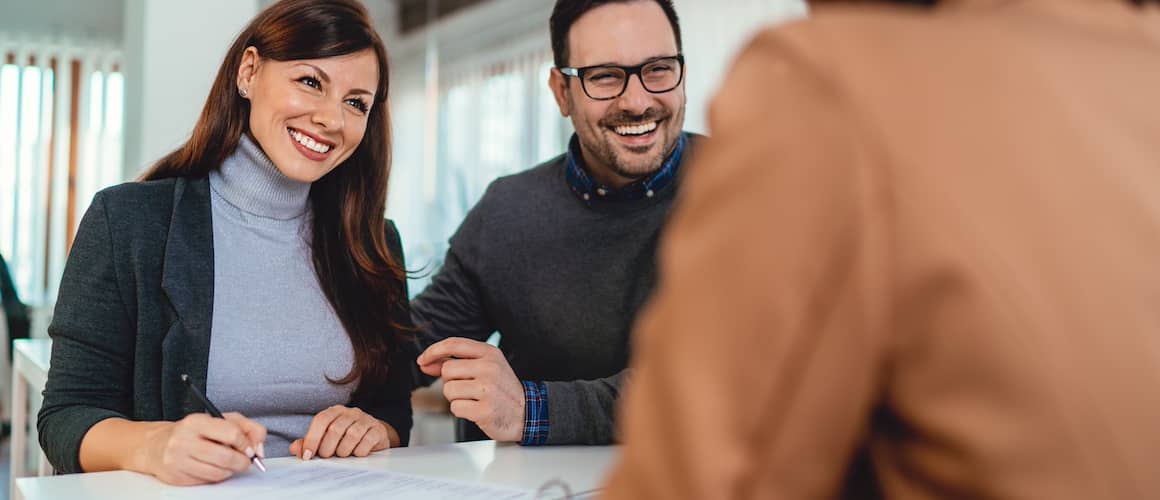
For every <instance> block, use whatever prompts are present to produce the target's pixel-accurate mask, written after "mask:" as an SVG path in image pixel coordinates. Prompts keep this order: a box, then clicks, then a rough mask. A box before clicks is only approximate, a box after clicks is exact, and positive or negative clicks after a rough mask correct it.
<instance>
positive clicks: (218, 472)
mask: <svg viewBox="0 0 1160 500" xmlns="http://www.w3.org/2000/svg"><path fill="white" fill-rule="evenodd" d="M174 475H175V476H177V477H178V478H181V477H183V476H184V477H185V478H188V480H187V481H182V482H180V483H178V484H205V483H220V482H222V481H225V480H226V479H229V478H230V476H233V475H234V472H233V471H232V470H230V469H226V468H222V467H218V466H216V465H212V464H207V463H205V462H201V461H198V460H190V461H189V462H188V463H186V464H184V465H182V467H181V471H180V472H178V473H176V474H174Z"/></svg>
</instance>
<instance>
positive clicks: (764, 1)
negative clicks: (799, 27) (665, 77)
mask: <svg viewBox="0 0 1160 500" xmlns="http://www.w3.org/2000/svg"><path fill="white" fill-rule="evenodd" d="M673 3H674V6H675V7H676V9H677V15H678V16H679V17H680V19H681V35H682V36H681V38H682V39H683V42H684V52H685V60H686V61H687V64H688V72H687V75H688V76H687V80H686V82H685V86H686V87H685V89H686V91H685V95H686V96H688V99H689V101H688V108H687V109H686V110H685V128H686V129H688V130H692V131H696V132H702V133H708V132H711V131H710V130H708V124H707V123H706V121H707V116H706V112H707V110H708V109H707V107H708V105H709V101H710V100H711V99H712V97H713V94H715V93H716V91H717V87H718V86H719V85H720V84H721V79H722V78H723V77H724V76H725V73H726V72H727V71H728V69H729V66H730V64H731V63H732V61H733V58H734V57H735V56H736V55H737V52H738V51H739V50H740V49H741V48H743V46H744V44H745V42H746V41H748V40H749V38H750V37H752V36H753V35H754V34H755V33H756V32H757V31H758V30H760V29H761V28H762V27H764V26H766V25H768V24H771V23H779V22H785V21H787V20H791V19H797V18H801V17H804V16H805V15H806V4H805V0H727V1H726V0H674V2H673Z"/></svg>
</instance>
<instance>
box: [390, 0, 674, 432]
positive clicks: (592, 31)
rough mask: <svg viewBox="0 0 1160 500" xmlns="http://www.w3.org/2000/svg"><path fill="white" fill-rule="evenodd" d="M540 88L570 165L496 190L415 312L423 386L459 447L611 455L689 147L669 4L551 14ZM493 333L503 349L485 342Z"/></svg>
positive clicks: (592, 2) (594, 3) (578, 4)
mask: <svg viewBox="0 0 1160 500" xmlns="http://www.w3.org/2000/svg"><path fill="white" fill-rule="evenodd" d="M550 31H551V37H552V50H553V53H554V56H555V64H556V68H554V69H553V70H552V73H551V77H550V79H549V82H548V84H549V85H550V87H551V88H552V91H553V93H554V94H555V97H556V102H557V103H558V104H559V107H560V112H561V113H562V114H563V115H564V116H566V117H569V118H571V120H572V124H573V126H574V128H575V130H576V133H575V135H573V137H572V140H571V143H570V145H569V148H568V151H567V153H566V154H565V155H563V156H560V157H558V158H556V159H554V160H551V161H549V162H547V163H544V164H542V165H540V166H537V167H535V168H533V169H531V170H528V171H526V172H523V173H520V174H516V175H512V176H508V177H504V178H501V179H498V180H496V181H495V182H493V183H492V185H491V186H490V187H489V188H488V190H487V192H486V194H484V196H483V199H482V200H480V202H479V203H478V204H477V205H476V206H475V207H474V208H473V209H472V210H471V212H470V213H469V214H468V215H467V217H466V219H465V220H464V222H463V224H462V225H461V226H460V227H459V229H458V231H457V232H456V233H455V235H454V236H452V238H451V247H450V249H449V251H448V252H447V258H446V259H445V262H444V265H443V268H442V269H441V270H440V271H439V272H438V273H437V274H436V275H435V277H434V278H433V279H432V284H431V285H430V287H429V288H427V289H426V290H425V291H423V293H422V294H421V295H419V296H418V297H416V299H415V300H414V302H413V308H414V318H415V321H416V325H418V326H419V328H420V329H421V331H422V337H423V341H424V343H425V347H426V346H429V347H426V350H425V351H424V352H423V353H422V354H421V355H420V356H419V359H418V363H419V365H420V369H421V370H422V371H423V373H425V374H427V375H429V376H432V377H442V378H443V381H444V385H443V394H444V396H445V397H446V398H447V399H448V400H449V401H450V403H451V412H452V413H453V414H455V415H456V416H458V417H462V418H464V419H467V420H469V421H471V422H474V423H475V424H477V425H478V427H479V429H481V431H482V432H479V431H474V430H469V431H467V432H466V433H465V434H466V435H465V436H463V437H464V438H467V439H486V438H491V439H495V440H498V441H511V442H519V443H523V444H526V445H538V444H566V443H574V444H607V443H610V442H612V441H613V438H614V436H613V409H614V403H615V401H616V398H617V395H618V394H619V390H620V385H621V382H622V381H623V379H624V377H625V366H626V364H627V360H628V356H629V353H628V334H629V331H630V328H631V325H632V321H633V319H634V317H635V315H636V312H637V309H638V308H639V307H640V305H641V304H642V302H643V301H644V300H645V298H646V297H647V296H648V295H649V293H650V292H651V290H652V288H653V285H654V282H655V280H656V268H655V264H654V254H655V250H656V242H657V236H658V233H659V231H660V228H661V225H662V224H663V223H664V221H665V220H666V217H667V214H668V211H669V208H670V207H671V206H672V203H673V198H674V195H675V193H676V191H677V182H678V181H677V177H678V175H677V174H678V170H679V169H680V166H681V161H682V160H683V159H684V158H685V157H687V156H688V155H689V153H690V151H689V150H690V149H691V148H692V147H693V142H695V140H696V139H695V138H692V137H690V135H689V134H685V133H682V131H681V126H682V124H683V122H684V116H685V88H684V60H683V57H682V56H681V38H680V28H679V25H678V22H677V15H676V12H675V11H674V10H673V6H672V2H671V0H558V1H557V2H556V6H555V8H554V10H553V13H552V17H551V21H550ZM494 331H499V332H500V334H501V337H502V338H501V341H500V347H499V348H495V347H493V346H491V345H489V344H486V343H484V342H483V341H484V340H485V339H486V338H487V337H488V336H489V335H490V334H491V333H492V332H494Z"/></svg>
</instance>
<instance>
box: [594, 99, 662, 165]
mask: <svg viewBox="0 0 1160 500" xmlns="http://www.w3.org/2000/svg"><path fill="white" fill-rule="evenodd" d="M681 111H683V109H682V110H681ZM680 114H681V115H683V113H680ZM672 117H673V114H672V113H671V112H669V111H668V110H666V109H663V108H659V109H658V108H648V109H646V110H645V112H644V113H641V114H631V113H624V112H621V113H615V114H611V115H608V116H605V117H604V118H601V119H600V121H599V122H597V125H598V126H599V127H600V128H601V129H603V130H608V131H610V132H611V131H612V130H613V129H614V128H615V127H617V126H621V125H629V124H635V123H641V122H651V121H655V122H658V123H657V130H656V133H657V134H658V136H660V137H658V139H661V140H663V141H664V142H663V143H661V144H659V145H660V146H661V147H660V148H659V149H658V148H656V146H657V145H658V144H656V143H654V144H650V145H647V146H635V147H634V146H624V145H622V144H617V143H616V142H615V141H616V139H614V138H612V137H609V136H608V135H605V134H602V135H600V136H599V138H598V139H597V140H596V141H595V143H594V144H588V145H587V146H588V148H587V149H588V150H589V151H590V152H592V154H593V155H594V156H596V158H597V160H599V161H600V162H601V163H603V164H604V165H607V166H608V168H609V169H611V170H612V171H613V172H614V173H616V175H618V176H620V177H623V178H626V179H633V180H639V179H642V178H644V177H647V176H649V175H652V174H654V173H656V172H657V171H659V170H660V169H661V167H662V166H663V165H664V162H665V158H666V157H668V154H669V152H671V151H672V150H673V147H674V146H675V145H676V143H677V139H678V137H677V136H678V135H679V131H678V133H676V134H669V133H668V130H667V129H665V128H663V127H665V126H666V125H669V124H671V123H672V122H671V121H670V120H671V119H672ZM611 133H613V134H615V132H611ZM618 146H619V148H623V149H627V150H628V152H629V154H631V155H634V156H635V155H639V154H644V153H647V152H648V151H649V149H657V151H655V152H654V153H653V154H652V155H650V156H649V157H647V158H645V159H644V161H643V163H642V162H640V161H635V162H633V161H630V158H626V157H624V155H622V154H621V151H622V149H618Z"/></svg>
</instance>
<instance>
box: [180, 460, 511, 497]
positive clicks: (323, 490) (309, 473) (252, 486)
mask: <svg viewBox="0 0 1160 500" xmlns="http://www.w3.org/2000/svg"><path fill="white" fill-rule="evenodd" d="M279 465H280V467H271V468H270V469H269V471H268V472H258V471H255V470H250V471H248V472H246V473H245V474H242V475H239V476H235V477H232V478H230V479H227V480H226V481H224V482H221V483H218V484H213V485H206V486H187V487H179V486H171V487H167V488H165V492H164V494H163V495H162V498H164V499H165V500H194V499H211V500H275V499H276V500H332V499H333V500H347V499H349V500H369V499H377V498H384V499H390V500H411V499H415V500H429V499H446V500H517V499H518V500H524V499H532V498H534V493H533V492H531V491H525V490H519V489H514V488H504V487H498V486H490V485H483V484H472V483H467V482H462V481H451V480H446V479H438V478H431V477H423V476H414V475H410V474H400V473H397V472H387V471H375V470H366V469H354V468H350V467H343V466H341V465H335V464H328V463H326V462H321V461H311V462H306V463H297V464H284V465H283V464H279Z"/></svg>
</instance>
